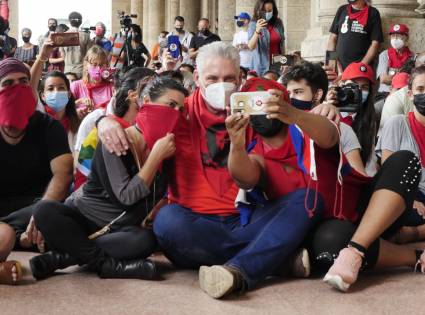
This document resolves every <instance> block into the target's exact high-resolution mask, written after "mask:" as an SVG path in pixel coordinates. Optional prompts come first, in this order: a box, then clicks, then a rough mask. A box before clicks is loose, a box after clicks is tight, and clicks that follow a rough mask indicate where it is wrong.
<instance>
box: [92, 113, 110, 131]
mask: <svg viewBox="0 0 425 315" xmlns="http://www.w3.org/2000/svg"><path fill="white" fill-rule="evenodd" d="M105 117H107V116H106V115H102V116H100V117H99V118H98V119H96V122H95V123H94V125H95V126H96V128H97V126H98V125H99V123H100V121H101V120H102V119H103V118H105Z"/></svg>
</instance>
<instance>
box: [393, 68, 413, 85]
mask: <svg viewBox="0 0 425 315" xmlns="http://www.w3.org/2000/svg"><path fill="white" fill-rule="evenodd" d="M409 78H410V75H409V74H408V73H405V72H399V73H397V74H396V75H395V76H394V77H393V80H392V81H391V87H392V88H393V89H402V88H404V87H405V86H407V85H408V84H409Z"/></svg>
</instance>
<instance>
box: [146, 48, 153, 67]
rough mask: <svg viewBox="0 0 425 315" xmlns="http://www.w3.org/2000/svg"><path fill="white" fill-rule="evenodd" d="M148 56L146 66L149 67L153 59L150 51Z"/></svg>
mask: <svg viewBox="0 0 425 315" xmlns="http://www.w3.org/2000/svg"><path fill="white" fill-rule="evenodd" d="M146 57H147V59H146V63H145V67H148V66H149V65H150V63H151V60H152V56H151V54H150V52H148V54H147V55H146Z"/></svg>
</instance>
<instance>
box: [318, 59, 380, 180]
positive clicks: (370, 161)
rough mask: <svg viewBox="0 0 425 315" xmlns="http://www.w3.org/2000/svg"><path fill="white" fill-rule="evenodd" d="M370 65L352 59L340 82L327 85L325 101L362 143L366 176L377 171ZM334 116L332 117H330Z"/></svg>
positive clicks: (372, 82) (375, 127)
mask: <svg viewBox="0 0 425 315" xmlns="http://www.w3.org/2000/svg"><path fill="white" fill-rule="evenodd" d="M374 83H375V73H374V71H373V69H372V68H371V67H370V66H369V65H367V64H365V63H361V62H354V63H351V64H350V65H349V66H348V67H347V68H346V69H345V70H344V72H343V73H342V79H341V82H340V85H339V86H332V87H331V88H330V89H329V92H328V95H327V97H326V101H327V104H328V105H333V106H335V107H337V108H338V109H339V111H337V113H339V112H340V120H341V121H342V122H344V123H346V124H347V125H349V126H351V127H352V128H353V130H354V132H355V133H356V136H357V138H358V140H359V142H360V145H361V153H360V155H361V158H362V162H363V164H364V165H365V166H366V172H367V174H368V175H369V176H373V175H375V173H376V171H377V164H376V160H377V159H376V156H375V154H374V146H375V139H376V134H377V130H378V127H377V120H376V114H375V108H374V104H373V102H374V99H375V97H374V92H373V91H374V89H373V87H374ZM329 118H331V119H332V118H335V117H329Z"/></svg>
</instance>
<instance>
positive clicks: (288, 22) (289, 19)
mask: <svg viewBox="0 0 425 315" xmlns="http://www.w3.org/2000/svg"><path fill="white" fill-rule="evenodd" d="M311 1H312V0H286V1H280V6H279V17H280V18H281V19H282V21H283V24H284V26H285V37H286V42H285V46H286V51H287V52H288V53H292V52H294V51H297V50H300V49H301V42H302V41H303V40H304V38H305V37H306V36H307V29H308V28H309V27H310V11H311ZM313 1H314V0H313Z"/></svg>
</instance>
